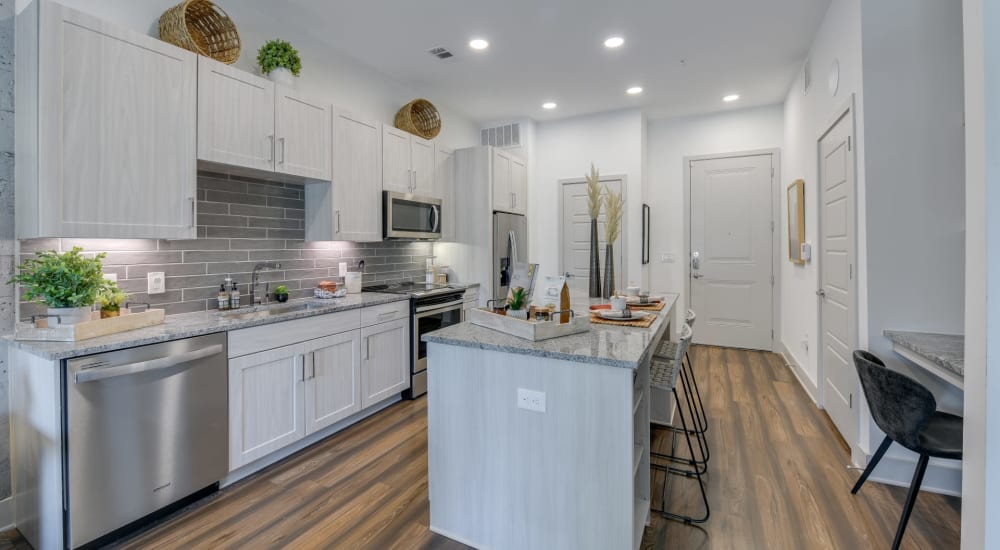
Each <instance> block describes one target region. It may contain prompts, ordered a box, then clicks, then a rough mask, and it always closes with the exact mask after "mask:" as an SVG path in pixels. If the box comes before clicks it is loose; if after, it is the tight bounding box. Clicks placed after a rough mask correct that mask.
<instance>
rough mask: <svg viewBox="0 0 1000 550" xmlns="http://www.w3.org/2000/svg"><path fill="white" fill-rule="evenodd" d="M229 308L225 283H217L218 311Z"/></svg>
mask: <svg viewBox="0 0 1000 550" xmlns="http://www.w3.org/2000/svg"><path fill="white" fill-rule="evenodd" d="M225 309H229V291H228V290H226V283H222V284H221V285H219V311H222V310H225Z"/></svg>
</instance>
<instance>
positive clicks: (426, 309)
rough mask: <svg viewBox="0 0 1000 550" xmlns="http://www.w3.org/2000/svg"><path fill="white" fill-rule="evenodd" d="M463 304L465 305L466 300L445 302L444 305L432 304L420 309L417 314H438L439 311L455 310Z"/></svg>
mask: <svg viewBox="0 0 1000 550" xmlns="http://www.w3.org/2000/svg"><path fill="white" fill-rule="evenodd" d="M463 304H465V298H461V299H458V300H455V301H454V302H445V303H443V304H432V305H429V306H424V307H418V308H417V313H426V312H431V313H438V310H442V311H444V310H447V309H455V308H454V306H461V305H463ZM418 317H426V315H418Z"/></svg>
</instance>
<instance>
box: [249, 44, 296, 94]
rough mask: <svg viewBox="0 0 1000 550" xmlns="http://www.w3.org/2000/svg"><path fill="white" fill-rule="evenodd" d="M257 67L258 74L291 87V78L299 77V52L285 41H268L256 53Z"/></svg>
mask: <svg viewBox="0 0 1000 550" xmlns="http://www.w3.org/2000/svg"><path fill="white" fill-rule="evenodd" d="M257 65H259V66H260V72H261V73H262V74H266V75H267V77H268V78H270V79H271V80H272V81H274V82H277V83H278V84H284V85H286V86H291V85H292V82H293V80H292V77H293V76H299V71H301V70H302V59H300V58H299V51H298V50H296V49H295V48H293V47H292V45H291V44H289V43H288V42H286V41H285V40H281V39H275V40H268V41H267V42H265V43H264V45H263V46H261V47H260V50H258V51H257Z"/></svg>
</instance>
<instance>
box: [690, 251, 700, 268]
mask: <svg viewBox="0 0 1000 550" xmlns="http://www.w3.org/2000/svg"><path fill="white" fill-rule="evenodd" d="M691 269H693V270H695V271H697V270H699V269H701V253H700V252H692V253H691Z"/></svg>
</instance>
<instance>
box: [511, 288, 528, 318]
mask: <svg viewBox="0 0 1000 550" xmlns="http://www.w3.org/2000/svg"><path fill="white" fill-rule="evenodd" d="M527 297H528V291H527V290H525V289H524V287H520V286H518V287H514V288H512V289H511V290H510V298H508V299H507V307H508V308H510V309H509V311H507V315H508V316H510V317H513V318H515V319H523V320H527V319H528V310H527V309H525V307H524V306H525V305H526V304H525V302H526V301H527V300H526V298H527Z"/></svg>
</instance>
